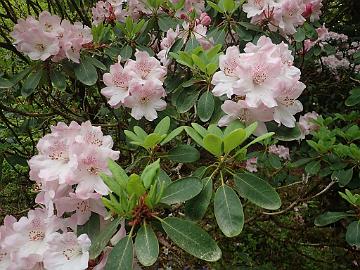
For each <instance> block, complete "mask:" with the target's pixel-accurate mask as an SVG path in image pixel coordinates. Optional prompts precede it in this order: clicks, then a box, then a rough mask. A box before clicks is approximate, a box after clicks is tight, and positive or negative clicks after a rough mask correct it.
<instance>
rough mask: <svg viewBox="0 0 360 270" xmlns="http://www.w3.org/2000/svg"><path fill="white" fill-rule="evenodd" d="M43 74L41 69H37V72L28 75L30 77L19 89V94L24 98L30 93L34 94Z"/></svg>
mask: <svg viewBox="0 0 360 270" xmlns="http://www.w3.org/2000/svg"><path fill="white" fill-rule="evenodd" d="M43 74H44V71H43V70H42V69H38V70H37V71H35V72H33V73H30V75H29V76H28V77H27V78H26V80H25V82H24V84H23V86H22V88H21V94H22V95H23V96H24V97H28V96H30V95H31V94H32V93H34V91H35V89H36V87H37V86H38V85H39V83H40V81H41V78H42V76H43Z"/></svg>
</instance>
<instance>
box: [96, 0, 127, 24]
mask: <svg viewBox="0 0 360 270" xmlns="http://www.w3.org/2000/svg"><path fill="white" fill-rule="evenodd" d="M122 2H123V1H122V0H106V1H98V2H97V3H96V6H95V7H93V8H92V9H91V11H92V16H93V24H94V25H98V24H100V23H102V22H114V21H124V18H125V16H126V13H125V10H124V9H123V8H122Z"/></svg>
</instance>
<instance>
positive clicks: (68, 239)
mask: <svg viewBox="0 0 360 270" xmlns="http://www.w3.org/2000/svg"><path fill="white" fill-rule="evenodd" d="M90 245H91V241H90V239H89V237H88V236H87V235H86V234H81V235H80V236H79V237H76V235H75V234H74V233H73V232H67V233H63V234H59V233H54V234H53V235H52V237H51V239H50V246H49V249H48V251H47V252H46V256H45V258H44V266H45V268H46V269H52V270H65V269H73V270H84V269H87V268H88V261H89V248H90Z"/></svg>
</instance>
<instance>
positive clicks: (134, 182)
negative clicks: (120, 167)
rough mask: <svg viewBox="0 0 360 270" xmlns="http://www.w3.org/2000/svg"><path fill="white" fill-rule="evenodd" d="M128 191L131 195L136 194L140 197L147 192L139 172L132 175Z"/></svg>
mask: <svg viewBox="0 0 360 270" xmlns="http://www.w3.org/2000/svg"><path fill="white" fill-rule="evenodd" d="M126 191H127V193H128V194H129V195H132V194H135V195H137V196H138V197H140V196H141V195H143V194H144V193H145V188H144V186H143V184H142V182H141V179H140V176H138V175H137V174H132V175H130V177H129V181H128V182H127V185H126Z"/></svg>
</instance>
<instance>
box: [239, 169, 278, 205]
mask: <svg viewBox="0 0 360 270" xmlns="http://www.w3.org/2000/svg"><path fill="white" fill-rule="evenodd" d="M235 186H236V188H237V191H238V192H239V194H240V195H241V196H242V197H244V198H246V199H248V200H249V201H251V202H252V203H254V204H256V205H258V206H260V207H262V208H265V209H269V210H276V209H279V208H280V206H281V200H280V197H279V194H278V193H277V192H276V191H275V189H274V188H273V187H272V186H271V185H270V184H269V183H267V182H265V181H264V180H262V179H261V178H259V177H257V176H255V175H253V174H250V173H239V174H236V175H235Z"/></svg>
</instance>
